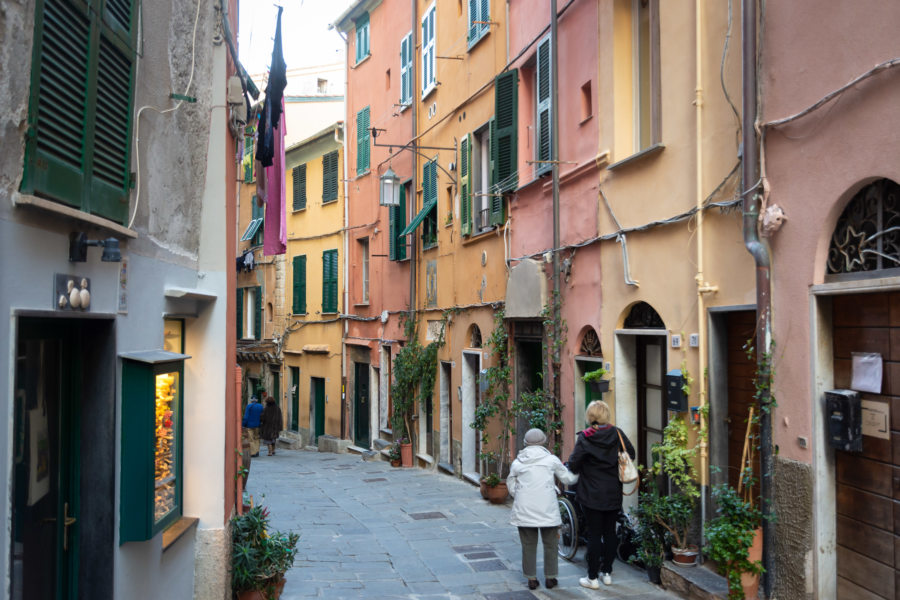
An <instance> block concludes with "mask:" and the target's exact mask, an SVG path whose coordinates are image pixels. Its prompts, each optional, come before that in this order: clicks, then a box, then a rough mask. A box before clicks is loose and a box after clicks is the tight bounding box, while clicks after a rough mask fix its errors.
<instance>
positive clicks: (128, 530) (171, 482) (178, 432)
mask: <svg viewBox="0 0 900 600" xmlns="http://www.w3.org/2000/svg"><path fill="white" fill-rule="evenodd" d="M120 357H121V358H122V469H121V473H122V476H121V488H120V489H121V502H120V504H121V506H120V515H119V517H120V519H119V521H120V528H119V543H121V544H124V543H125V542H132V541H140V540H149V539H151V538H152V537H153V536H154V535H156V534H157V533H159V532H160V531H162V530H164V529H165V528H166V527H168V526H169V525H170V524H172V523H173V522H175V521H177V520H178V519H179V518H181V515H182V503H181V500H182V488H183V481H182V452H183V447H184V444H183V429H184V425H183V421H182V416H183V413H184V385H183V380H184V361H185V359H187V358H190V357H189V356H187V355H185V354H177V353H175V352H168V351H166V350H152V351H147V352H131V353H125V354H121V355H120Z"/></svg>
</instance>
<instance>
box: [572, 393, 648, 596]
mask: <svg viewBox="0 0 900 600" xmlns="http://www.w3.org/2000/svg"><path fill="white" fill-rule="evenodd" d="M585 420H586V421H587V422H588V423H590V427H588V428H587V429H585V430H584V431H582V432H580V433H579V434H578V439H577V440H575V449H574V450H573V451H572V455H571V456H569V462H568V466H569V469H570V470H571V471H572V472H573V473H577V474H578V475H579V478H578V483H577V484H576V486H575V499H576V500H577V501H578V503H579V504H580V505H581V508H582V509H583V511H584V517H585V525H586V528H585V530H586V534H587V567H588V572H587V577H582V578H581V579H580V580H579V583H580V584H581V585H582V586H583V587H586V588H590V589H593V590H596V589H599V588H600V582H599V581H598V577H599V579H601V580H602V581H603V583H604V584H605V585H612V568H613V561H614V560H615V558H616V519H617V517H618V516H619V512H620V511H621V510H622V482H621V481H619V449H620V448H622V447H624V451H625V452H627V453H628V455H629V456H630V457H631V458H632V460H634V456H635V454H634V446H632V445H631V440H629V439H628V437H627V436H626V435H625V434H624V433H622V431H621V430H620V429H619V428H618V427H616V426H615V425H613V424H611V423H610V422H609V421H610V412H609V405H608V404H606V402H603V401H602V400H594V401H593V402H591V403H590V404H588V406H587V409H586V411H585Z"/></svg>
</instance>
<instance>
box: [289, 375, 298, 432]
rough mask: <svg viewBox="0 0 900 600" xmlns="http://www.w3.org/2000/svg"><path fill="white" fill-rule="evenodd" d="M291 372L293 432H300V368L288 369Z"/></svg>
mask: <svg viewBox="0 0 900 600" xmlns="http://www.w3.org/2000/svg"><path fill="white" fill-rule="evenodd" d="M288 368H289V369H290V372H291V431H300V367H288Z"/></svg>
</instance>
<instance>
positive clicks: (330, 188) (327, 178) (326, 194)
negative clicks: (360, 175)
mask: <svg viewBox="0 0 900 600" xmlns="http://www.w3.org/2000/svg"><path fill="white" fill-rule="evenodd" d="M366 149H367V150H368V146H367V147H366ZM366 162H367V163H368V159H367V160H366ZM337 198H338V153H337V150H335V151H334V152H329V153H328V154H326V155H325V156H323V157H322V202H331V201H333V200H337Z"/></svg>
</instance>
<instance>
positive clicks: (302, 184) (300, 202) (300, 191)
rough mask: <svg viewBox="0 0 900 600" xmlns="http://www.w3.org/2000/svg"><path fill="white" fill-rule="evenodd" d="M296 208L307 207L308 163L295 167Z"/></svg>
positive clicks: (293, 172)
mask: <svg viewBox="0 0 900 600" xmlns="http://www.w3.org/2000/svg"><path fill="white" fill-rule="evenodd" d="M291 173H292V175H293V179H294V210H303V209H304V208H306V165H300V166H298V167H294V170H293V171H292V172H291Z"/></svg>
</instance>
